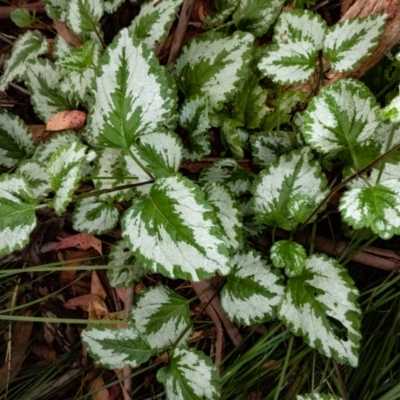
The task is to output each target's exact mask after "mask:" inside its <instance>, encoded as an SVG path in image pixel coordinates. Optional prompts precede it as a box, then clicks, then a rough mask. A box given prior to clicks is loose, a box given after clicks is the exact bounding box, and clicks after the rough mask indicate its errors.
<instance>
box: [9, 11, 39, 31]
mask: <svg viewBox="0 0 400 400" xmlns="http://www.w3.org/2000/svg"><path fill="white" fill-rule="evenodd" d="M10 18H11V21H12V22H14V24H15V25H17V26H19V27H20V28H25V27H26V26H29V25H30V24H32V23H33V22H34V20H35V19H34V17H32V16H31V15H30V14H29V11H28V10H27V9H26V8H16V9H15V10H14V11H12V12H11V14H10Z"/></svg>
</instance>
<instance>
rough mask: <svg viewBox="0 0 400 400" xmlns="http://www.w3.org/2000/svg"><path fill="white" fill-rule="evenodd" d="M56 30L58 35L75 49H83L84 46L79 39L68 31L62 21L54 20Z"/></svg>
mask: <svg viewBox="0 0 400 400" xmlns="http://www.w3.org/2000/svg"><path fill="white" fill-rule="evenodd" d="M53 24H54V28H55V29H56V31H57V33H58V34H59V35H60V36H61V37H62V38H63V39H64V40H65V41H66V42H67V43H69V44H72V45H73V46H75V47H78V48H79V47H81V46H82V44H81V42H80V41H79V39H78V38H77V37H76V36H75V35H74V34H73V33H72V32H71V31H70V30H69V29H68V26H67V25H66V24H65V23H64V22H61V21H57V20H53Z"/></svg>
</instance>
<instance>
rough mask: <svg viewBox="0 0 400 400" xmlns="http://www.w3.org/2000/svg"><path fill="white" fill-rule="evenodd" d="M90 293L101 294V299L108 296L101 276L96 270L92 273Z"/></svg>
mask: <svg viewBox="0 0 400 400" xmlns="http://www.w3.org/2000/svg"><path fill="white" fill-rule="evenodd" d="M90 293H91V294H93V295H95V296H99V297H100V298H101V299H103V300H105V299H106V297H107V293H106V291H105V290H104V288H103V285H102V284H101V282H100V279H99V276H98V275H97V272H96V271H93V273H92V283H91V285H90Z"/></svg>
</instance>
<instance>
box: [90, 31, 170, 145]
mask: <svg viewBox="0 0 400 400" xmlns="http://www.w3.org/2000/svg"><path fill="white" fill-rule="evenodd" d="M98 70H99V74H98V76H97V78H96V85H97V87H96V90H95V91H94V97H95V103H94V105H93V110H92V112H91V114H90V115H89V121H88V126H87V129H86V135H87V137H88V140H89V141H90V142H91V143H92V144H94V145H95V144H100V145H102V146H107V147H115V148H120V149H129V148H130V146H131V145H132V144H133V143H134V140H135V139H136V138H138V137H139V136H141V135H146V134H148V133H153V132H157V131H159V130H160V128H162V127H164V126H171V125H172V126H173V125H174V122H175V120H176V113H175V108H176V93H175V92H174V90H172V88H171V86H170V80H169V78H168V77H167V75H166V72H165V69H164V67H162V66H160V65H159V63H158V60H157V59H156V58H155V56H154V54H153V52H152V51H151V50H150V49H148V48H147V46H145V45H143V44H142V43H140V41H138V39H135V38H134V37H133V35H132V34H131V33H129V31H128V30H127V29H122V30H121V31H120V33H119V34H118V35H117V36H116V37H115V38H114V41H113V43H112V44H111V45H109V46H108V47H107V50H106V52H105V54H104V55H103V57H102V58H101V60H100V63H99V68H98Z"/></svg>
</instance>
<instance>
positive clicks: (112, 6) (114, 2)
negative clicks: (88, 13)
mask: <svg viewBox="0 0 400 400" xmlns="http://www.w3.org/2000/svg"><path fill="white" fill-rule="evenodd" d="M123 2H124V0H104V10H105V11H106V12H108V13H109V14H112V13H113V12H115V11H117V9H118V8H119V6H120V5H121V4H122V3H123Z"/></svg>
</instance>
